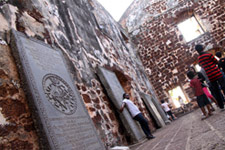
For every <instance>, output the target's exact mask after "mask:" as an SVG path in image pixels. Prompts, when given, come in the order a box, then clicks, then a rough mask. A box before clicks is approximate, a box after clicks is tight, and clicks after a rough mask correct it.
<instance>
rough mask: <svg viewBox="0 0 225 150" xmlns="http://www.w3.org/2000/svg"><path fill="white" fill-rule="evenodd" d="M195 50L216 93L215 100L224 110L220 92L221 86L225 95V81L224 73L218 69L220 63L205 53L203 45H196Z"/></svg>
mask: <svg viewBox="0 0 225 150" xmlns="http://www.w3.org/2000/svg"><path fill="white" fill-rule="evenodd" d="M195 50H196V51H197V52H198V53H199V57H198V59H199V64H200V65H201V66H202V67H203V68H204V70H205V72H206V74H207V76H208V78H209V80H210V82H211V84H212V88H213V91H214V92H215V96H216V97H215V98H216V100H217V102H218V105H219V107H220V109H221V110H222V111H223V110H224V103H223V99H222V97H221V95H220V92H219V90H220V89H219V85H220V86H221V88H222V90H223V92H224V93H225V81H224V78H223V75H222V73H221V72H220V69H219V68H218V67H217V64H218V61H217V60H216V59H215V57H214V56H213V55H212V54H210V53H206V52H204V51H203V50H204V47H203V45H196V46H195Z"/></svg>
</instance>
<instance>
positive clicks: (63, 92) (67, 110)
mask: <svg viewBox="0 0 225 150" xmlns="http://www.w3.org/2000/svg"><path fill="white" fill-rule="evenodd" d="M42 86H43V89H44V93H45V95H46V97H47V99H48V101H49V102H50V103H51V104H52V105H53V106H54V107H55V108H56V109H57V110H59V111H60V112H62V113H64V114H67V115H71V114H73V113H75V111H76V109H77V101H76V98H75V95H74V92H73V91H72V89H71V88H70V86H69V85H68V84H67V83H66V81H64V80H63V79H62V78H61V77H59V76H57V75H55V74H47V75H45V76H44V77H43V80H42Z"/></svg>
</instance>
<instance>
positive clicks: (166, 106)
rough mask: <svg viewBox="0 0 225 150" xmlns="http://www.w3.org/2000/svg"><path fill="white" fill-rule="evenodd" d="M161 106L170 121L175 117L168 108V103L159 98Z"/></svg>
mask: <svg viewBox="0 0 225 150" xmlns="http://www.w3.org/2000/svg"><path fill="white" fill-rule="evenodd" d="M161 106H162V108H163V110H164V111H165V112H166V113H167V114H168V115H169V116H170V120H171V121H172V120H175V119H177V118H176V116H175V115H174V114H173V113H172V111H171V110H170V108H169V104H168V103H167V102H165V101H164V100H161Z"/></svg>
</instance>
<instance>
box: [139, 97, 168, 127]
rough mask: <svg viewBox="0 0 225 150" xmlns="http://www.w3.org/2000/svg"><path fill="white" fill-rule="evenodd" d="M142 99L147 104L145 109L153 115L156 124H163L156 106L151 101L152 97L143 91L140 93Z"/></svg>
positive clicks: (160, 125)
mask: <svg viewBox="0 0 225 150" xmlns="http://www.w3.org/2000/svg"><path fill="white" fill-rule="evenodd" d="M140 95H141V97H142V99H143V100H144V102H145V104H146V105H147V107H148V108H147V109H148V110H149V111H150V112H151V114H152V116H153V117H154V119H155V121H156V123H157V125H158V126H159V127H163V126H165V123H164V121H163V119H162V117H161V115H160V113H159V112H158V110H157V108H156V107H155V105H154V103H153V102H152V97H151V96H150V95H148V94H145V93H140Z"/></svg>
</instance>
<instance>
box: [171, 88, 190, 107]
mask: <svg viewBox="0 0 225 150" xmlns="http://www.w3.org/2000/svg"><path fill="white" fill-rule="evenodd" d="M168 92H169V95H170V98H171V100H172V103H173V106H174V107H175V108H179V107H181V104H180V101H179V97H181V99H182V100H183V103H184V104H187V103H188V102H189V101H188V99H187V97H186V96H185V93H184V92H183V90H182V89H181V87H180V86H177V87H175V88H174V89H172V90H169V91H168Z"/></svg>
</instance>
